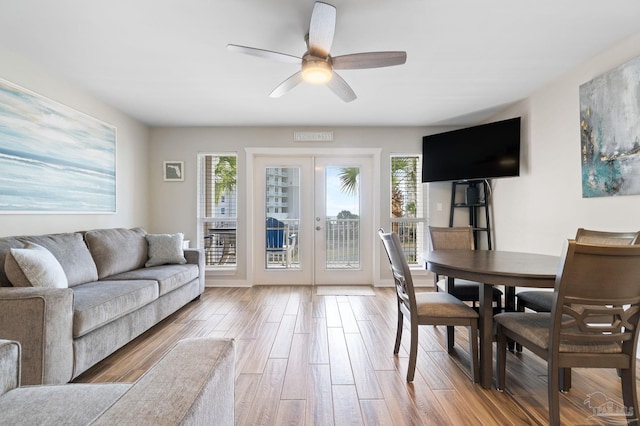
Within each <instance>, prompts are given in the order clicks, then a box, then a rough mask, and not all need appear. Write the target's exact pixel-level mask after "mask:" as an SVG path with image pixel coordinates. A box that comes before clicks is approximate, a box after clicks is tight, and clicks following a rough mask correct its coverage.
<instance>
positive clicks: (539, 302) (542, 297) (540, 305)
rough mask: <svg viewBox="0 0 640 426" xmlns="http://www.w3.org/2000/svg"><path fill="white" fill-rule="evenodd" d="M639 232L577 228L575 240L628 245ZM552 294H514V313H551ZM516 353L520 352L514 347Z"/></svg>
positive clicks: (565, 385) (565, 380)
mask: <svg viewBox="0 0 640 426" xmlns="http://www.w3.org/2000/svg"><path fill="white" fill-rule="evenodd" d="M639 234H640V232H608V231H596V230H591V229H584V228H578V231H577V232H576V237H575V240H576V241H577V242H583V243H591V244H606V245H630V244H638V243H640V239H639V238H638V235H639ZM552 301H553V292H551V291H546V290H525V291H520V292H518V293H516V311H518V312H524V311H525V309H530V310H532V311H536V312H551V303H552ZM515 349H516V351H521V350H522V348H521V347H520V345H516V348H515ZM561 384H562V386H561V388H562V390H565V391H566V390H569V389H570V388H571V372H570V371H569V370H567V371H566V372H565V373H564V374H563V376H562V380H561Z"/></svg>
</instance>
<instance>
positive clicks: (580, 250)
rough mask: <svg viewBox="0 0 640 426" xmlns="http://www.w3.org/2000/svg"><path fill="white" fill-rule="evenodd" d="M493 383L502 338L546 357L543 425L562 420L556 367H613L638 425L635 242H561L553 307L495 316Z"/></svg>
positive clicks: (638, 257) (639, 296) (639, 254)
mask: <svg viewBox="0 0 640 426" xmlns="http://www.w3.org/2000/svg"><path fill="white" fill-rule="evenodd" d="M494 319H495V323H496V324H497V329H496V332H497V340H498V351H497V358H496V371H497V374H498V378H497V379H498V380H497V382H498V388H499V389H504V388H505V367H506V352H507V341H508V339H511V340H514V341H516V342H517V343H519V344H521V345H523V346H525V347H526V348H528V349H530V350H531V351H532V352H533V353H534V354H536V355H538V356H539V357H541V358H543V359H545V360H546V361H547V376H548V380H547V393H548V400H549V422H550V424H552V425H559V424H560V402H559V393H558V387H559V374H560V369H562V368H572V367H581V368H617V369H619V372H620V377H621V384H622V399H623V403H624V406H625V409H626V413H627V414H628V417H627V418H626V420H627V421H628V422H629V424H631V423H633V424H638V423H637V422H638V419H637V417H636V416H638V414H639V412H638V398H637V392H636V351H637V344H638V323H639V320H640V245H631V246H620V245H617V246H616V245H602V244H588V243H581V242H576V241H575V240H569V241H568V243H567V244H566V245H565V248H564V251H563V255H562V257H561V261H560V266H559V269H558V273H557V276H556V283H555V287H554V291H553V301H552V306H551V312H505V313H502V314H498V315H496V316H495V317H494Z"/></svg>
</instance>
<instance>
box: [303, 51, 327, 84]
mask: <svg viewBox="0 0 640 426" xmlns="http://www.w3.org/2000/svg"><path fill="white" fill-rule="evenodd" d="M332 69H333V67H332V65H331V57H330V56H327V57H326V58H319V57H317V56H314V55H311V54H308V53H307V54H305V55H304V56H303V57H302V78H303V79H304V80H305V81H307V82H309V83H313V84H323V83H326V82H328V81H329V80H331V76H332V72H333V71H332Z"/></svg>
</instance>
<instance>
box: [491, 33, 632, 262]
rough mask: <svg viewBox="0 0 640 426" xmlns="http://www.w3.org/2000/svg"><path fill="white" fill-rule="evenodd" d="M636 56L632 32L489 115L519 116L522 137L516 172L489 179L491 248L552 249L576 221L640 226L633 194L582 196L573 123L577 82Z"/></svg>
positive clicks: (615, 228)
mask: <svg viewBox="0 0 640 426" xmlns="http://www.w3.org/2000/svg"><path fill="white" fill-rule="evenodd" d="M639 55H640V33H638V34H636V35H634V36H632V37H630V38H628V39H626V40H624V41H623V42H621V43H619V44H617V45H616V46H614V47H612V48H611V49H608V50H607V51H605V52H602V53H601V54H599V55H597V56H596V57H594V58H592V59H590V60H589V61H587V62H585V63H584V64H582V65H580V66H579V67H577V68H575V69H573V70H571V71H570V72H569V73H567V74H565V75H563V76H562V77H560V78H559V79H557V80H555V81H553V82H551V83H549V84H548V85H546V86H545V87H543V88H541V89H540V90H539V91H537V92H536V93H535V94H533V95H532V96H530V97H529V98H528V99H526V100H523V101H522V102H519V103H518V104H516V105H514V106H512V107H510V108H509V109H507V110H506V111H502V112H501V113H500V114H499V115H497V116H495V117H493V118H492V120H490V121H494V120H499V119H503V118H509V117H515V116H518V115H521V116H522V118H523V136H524V138H523V146H522V148H523V152H522V154H521V155H522V157H521V159H522V160H523V164H522V170H521V176H520V177H518V178H509V179H497V180H495V181H494V184H495V185H494V191H493V210H494V224H495V240H496V248H497V249H500V250H516V251H517V250H520V251H530V252H537V253H544V254H559V253H560V252H561V249H562V245H563V242H564V240H566V239H567V238H572V237H573V236H574V235H575V233H576V229H577V228H578V227H584V228H590V229H599V230H609V231H636V230H640V220H638V212H640V195H627V196H617V197H601V198H582V187H581V157H580V126H579V124H580V121H579V120H580V111H579V86H580V85H581V84H583V83H586V82H588V81H590V80H591V79H593V78H594V77H597V76H598V75H601V74H603V73H605V72H607V71H608V70H610V69H612V68H615V67H617V66H618V65H621V64H623V63H625V62H627V61H629V60H631V59H633V58H635V57H637V56H639ZM638 119H640V117H639V118H638Z"/></svg>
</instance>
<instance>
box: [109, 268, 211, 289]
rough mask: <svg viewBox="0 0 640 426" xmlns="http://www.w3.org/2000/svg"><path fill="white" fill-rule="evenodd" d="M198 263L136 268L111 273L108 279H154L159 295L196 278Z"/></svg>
mask: <svg viewBox="0 0 640 426" xmlns="http://www.w3.org/2000/svg"><path fill="white" fill-rule="evenodd" d="M199 271H200V270H199V268H198V265H193V264H186V265H162V266H153V267H151V268H142V269H136V270H135V271H129V272H123V273H122V274H118V275H113V276H111V277H109V280H110V281H112V280H156V281H157V282H158V285H159V287H160V296H162V295H164V294H167V293H169V292H171V291H173V290H175V289H176V288H178V287H182V286H183V285H185V284H187V283H188V282H190V281H192V280H194V279H196V278H198V275H199Z"/></svg>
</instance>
